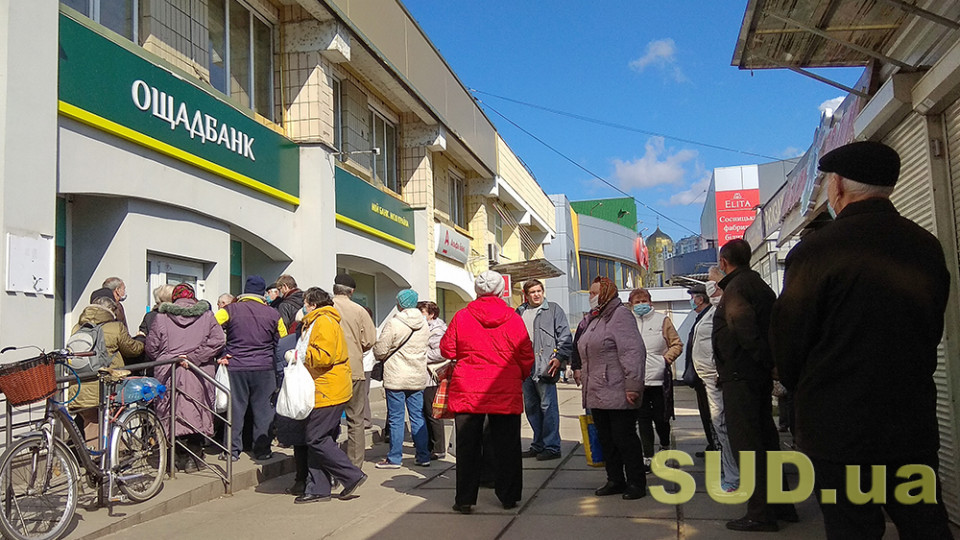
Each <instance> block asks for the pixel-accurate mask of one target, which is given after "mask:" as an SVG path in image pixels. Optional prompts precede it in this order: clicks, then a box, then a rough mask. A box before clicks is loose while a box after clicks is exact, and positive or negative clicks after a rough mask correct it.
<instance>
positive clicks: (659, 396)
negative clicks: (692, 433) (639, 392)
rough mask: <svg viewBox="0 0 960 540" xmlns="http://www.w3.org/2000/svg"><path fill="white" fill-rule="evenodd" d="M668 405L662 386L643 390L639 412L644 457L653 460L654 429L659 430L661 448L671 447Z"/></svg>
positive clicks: (647, 387) (648, 387) (646, 387)
mask: <svg viewBox="0 0 960 540" xmlns="http://www.w3.org/2000/svg"><path fill="white" fill-rule="evenodd" d="M665 409H666V404H665V403H664V401H663V387H662V386H645V387H644V388H643V402H642V403H641V404H640V410H639V411H637V418H639V423H640V442H641V443H642V444H643V455H644V457H648V458H652V457H653V453H654V449H653V428H654V426H656V428H657V437H659V438H660V446H670V419H669V418H667V415H666V411H665Z"/></svg>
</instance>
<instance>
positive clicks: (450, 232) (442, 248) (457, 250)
mask: <svg viewBox="0 0 960 540" xmlns="http://www.w3.org/2000/svg"><path fill="white" fill-rule="evenodd" d="M434 237H435V238H436V240H437V245H436V251H437V253H438V254H440V255H443V256H444V257H450V258H451V259H453V260H455V261H459V262H462V263H464V264H466V262H467V260H468V259H469V258H470V239H469V238H467V237H466V236H464V235H462V234H460V233H459V232H457V231H456V230H454V229H453V228H451V227H447V226H446V225H444V224H442V223H436V224H435V227H434Z"/></svg>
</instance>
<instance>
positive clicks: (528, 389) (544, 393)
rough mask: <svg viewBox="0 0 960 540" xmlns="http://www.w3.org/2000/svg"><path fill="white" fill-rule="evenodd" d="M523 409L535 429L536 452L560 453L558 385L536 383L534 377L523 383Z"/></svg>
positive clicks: (534, 442)
mask: <svg viewBox="0 0 960 540" xmlns="http://www.w3.org/2000/svg"><path fill="white" fill-rule="evenodd" d="M523 408H524V410H525V411H526V413H527V421H528V422H530V427H531V428H533V442H532V443H530V449H531V450H533V451H534V452H538V453H539V452H543V451H548V452H555V453H557V454H559V453H560V407H559V405H558V404H557V385H555V384H547V383H540V382H534V381H533V378H532V377H527V379H526V380H525V381H523Z"/></svg>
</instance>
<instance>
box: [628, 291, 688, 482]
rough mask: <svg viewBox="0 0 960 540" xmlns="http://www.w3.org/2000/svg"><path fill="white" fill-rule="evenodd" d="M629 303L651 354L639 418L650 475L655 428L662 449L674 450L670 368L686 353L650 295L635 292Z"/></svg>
mask: <svg viewBox="0 0 960 540" xmlns="http://www.w3.org/2000/svg"><path fill="white" fill-rule="evenodd" d="M629 300H630V308H631V309H632V310H633V316H634V318H635V319H636V324H637V329H638V330H639V331H640V336H641V337H642V338H643V344H644V345H645V346H646V350H647V354H646V360H645V361H646V369H645V377H644V381H643V386H644V390H643V402H642V403H641V404H640V412H639V413H638V418H639V422H640V441H641V443H642V444H643V456H644V457H643V465H644V468H645V469H646V470H647V471H649V470H650V462H651V461H652V460H653V453H654V450H653V429H654V426H656V430H657V436H658V437H659V439H660V449H661V450H666V449H667V448H669V447H670V419H671V418H672V417H673V416H674V413H673V370H672V369H671V367H670V366H671V365H672V364H673V361H674V360H676V359H677V358H679V356H680V353H682V352H683V342H682V341H680V335H679V334H677V330H676V329H675V328H674V327H673V322H672V321H671V320H670V318H669V317H667V316H666V315H664V314H662V313H657V312H656V311H654V309H653V301H652V299H651V298H650V291H648V290H647V289H634V290H633V291H631V292H630V298H629Z"/></svg>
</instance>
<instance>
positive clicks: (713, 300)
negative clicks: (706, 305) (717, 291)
mask: <svg viewBox="0 0 960 540" xmlns="http://www.w3.org/2000/svg"><path fill="white" fill-rule="evenodd" d="M721 298H723V297H722V296H711V297H710V303H711V304H713V306H714V307H716V306H718V305H719V304H720V299H721Z"/></svg>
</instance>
